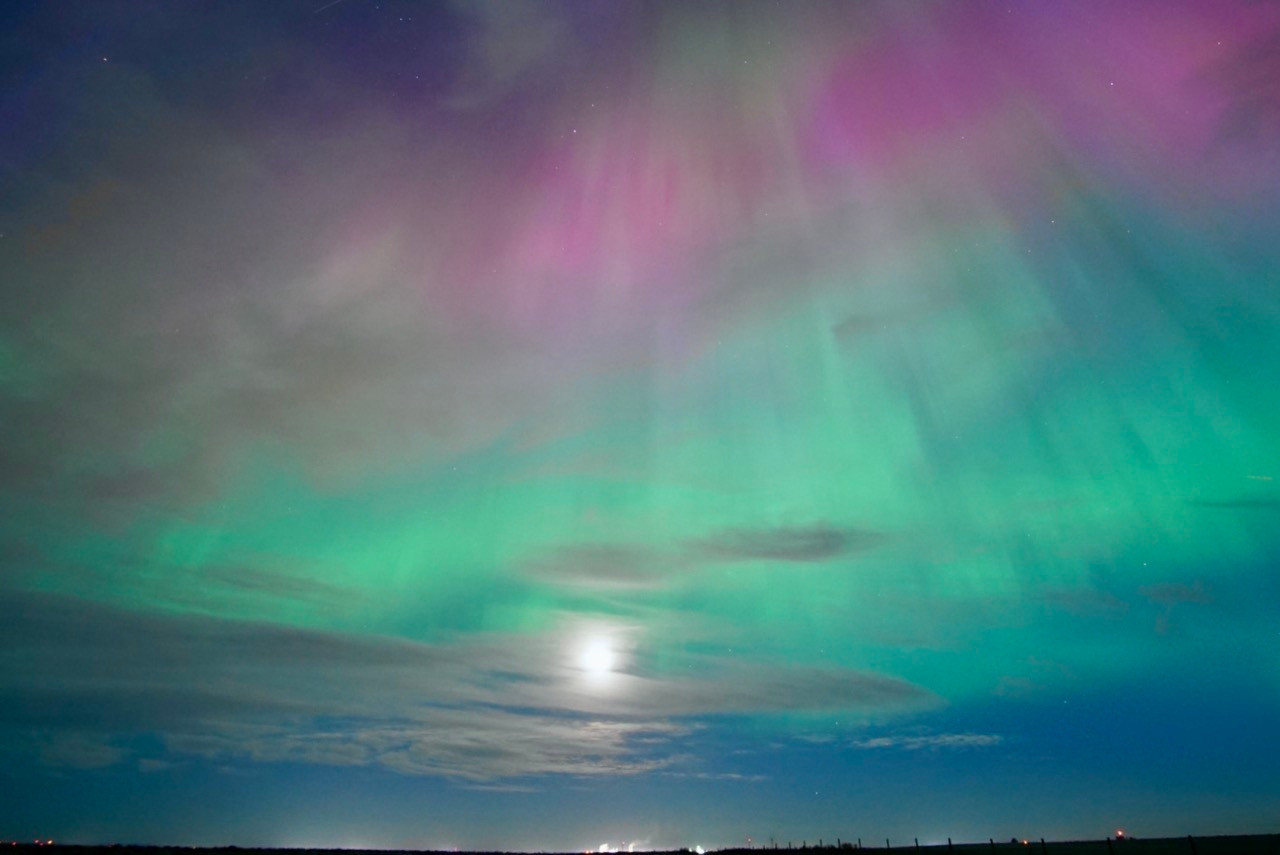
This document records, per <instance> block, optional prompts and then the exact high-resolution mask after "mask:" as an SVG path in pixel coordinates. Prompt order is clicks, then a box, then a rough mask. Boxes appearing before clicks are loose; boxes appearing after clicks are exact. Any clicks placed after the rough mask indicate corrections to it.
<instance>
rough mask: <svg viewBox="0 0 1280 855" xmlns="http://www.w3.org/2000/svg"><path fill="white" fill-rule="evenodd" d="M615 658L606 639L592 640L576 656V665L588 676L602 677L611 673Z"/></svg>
mask: <svg viewBox="0 0 1280 855" xmlns="http://www.w3.org/2000/svg"><path fill="white" fill-rule="evenodd" d="M616 658H617V657H616V656H615V655H614V652H613V647H612V646H610V644H609V642H608V640H607V639H603V638H593V639H591V640H590V641H588V642H587V643H586V646H584V647H583V648H582V653H581V654H580V655H579V656H578V664H579V665H580V666H581V667H582V670H583V671H586V672H587V673H588V674H591V675H592V676H597V677H603V676H604V675H606V674H608V673H610V672H611V671H613V665H614V662H615V660H616Z"/></svg>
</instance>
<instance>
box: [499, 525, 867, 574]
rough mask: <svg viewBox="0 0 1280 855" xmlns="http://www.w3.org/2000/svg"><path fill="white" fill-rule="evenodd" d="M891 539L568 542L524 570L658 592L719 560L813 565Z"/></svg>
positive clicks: (821, 536) (827, 532) (832, 531)
mask: <svg viewBox="0 0 1280 855" xmlns="http://www.w3.org/2000/svg"><path fill="white" fill-rule="evenodd" d="M889 540H890V538H889V536H888V535H886V534H884V533H882V532H877V531H872V530H869V529H860V528H851V527H839V526H832V525H827V524H817V525H808V526H781V527H762V528H731V529H719V530H715V531H712V532H710V533H709V534H707V535H705V536H703V537H699V538H690V539H688V540H685V541H683V542H682V543H680V544H678V545H677V546H676V547H675V548H672V549H667V550H663V549H659V548H656V547H651V546H635V545H628V544H615V543H573V544H566V545H564V546H562V547H560V548H558V549H555V550H552V551H550V552H547V553H546V554H544V555H543V556H541V557H540V558H538V559H537V560H535V561H533V562H530V563H529V564H527V565H526V566H525V570H526V571H527V572H528V573H530V574H531V575H532V576H534V577H535V578H539V579H543V580H546V581H549V582H553V583H557V584H563V585H569V586H573V587H587V588H598V589H633V588H639V589H643V588H657V587H661V586H663V585H664V584H667V583H669V582H670V581H671V580H672V579H673V578H674V577H675V576H677V575H678V574H680V573H684V572H690V571H694V570H697V569H698V568H699V567H701V566H704V565H707V564H714V563H719V562H734V561H752V562H776V563H781V564H816V563H821V562H827V561H833V560H835V559H838V558H842V557H846V556H850V555H855V554H858V553H862V552H868V551H870V550H873V549H876V548H878V547H880V546H882V545H883V544H885V543H887V542H888V541H889Z"/></svg>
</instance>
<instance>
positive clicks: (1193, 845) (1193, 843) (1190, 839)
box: [1187, 834, 1196, 855]
mask: <svg viewBox="0 0 1280 855" xmlns="http://www.w3.org/2000/svg"><path fill="white" fill-rule="evenodd" d="M1187 842H1188V843H1190V844H1191V855H1196V839H1195V838H1194V837H1192V836H1191V835H1190V834H1188V835H1187Z"/></svg>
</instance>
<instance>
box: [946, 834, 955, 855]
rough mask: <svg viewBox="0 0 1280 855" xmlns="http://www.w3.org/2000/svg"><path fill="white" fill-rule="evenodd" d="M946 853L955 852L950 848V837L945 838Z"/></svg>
mask: <svg viewBox="0 0 1280 855" xmlns="http://www.w3.org/2000/svg"><path fill="white" fill-rule="evenodd" d="M947 851H948V852H954V851H955V849H954V848H953V847H952V846H951V838H950V837H948V838H947Z"/></svg>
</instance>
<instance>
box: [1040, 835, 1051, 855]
mask: <svg viewBox="0 0 1280 855" xmlns="http://www.w3.org/2000/svg"><path fill="white" fill-rule="evenodd" d="M1048 851H1049V849H1048V847H1046V846H1045V845H1044V838H1043V837H1041V838H1040V855H1046V854H1047V853H1048Z"/></svg>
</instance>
